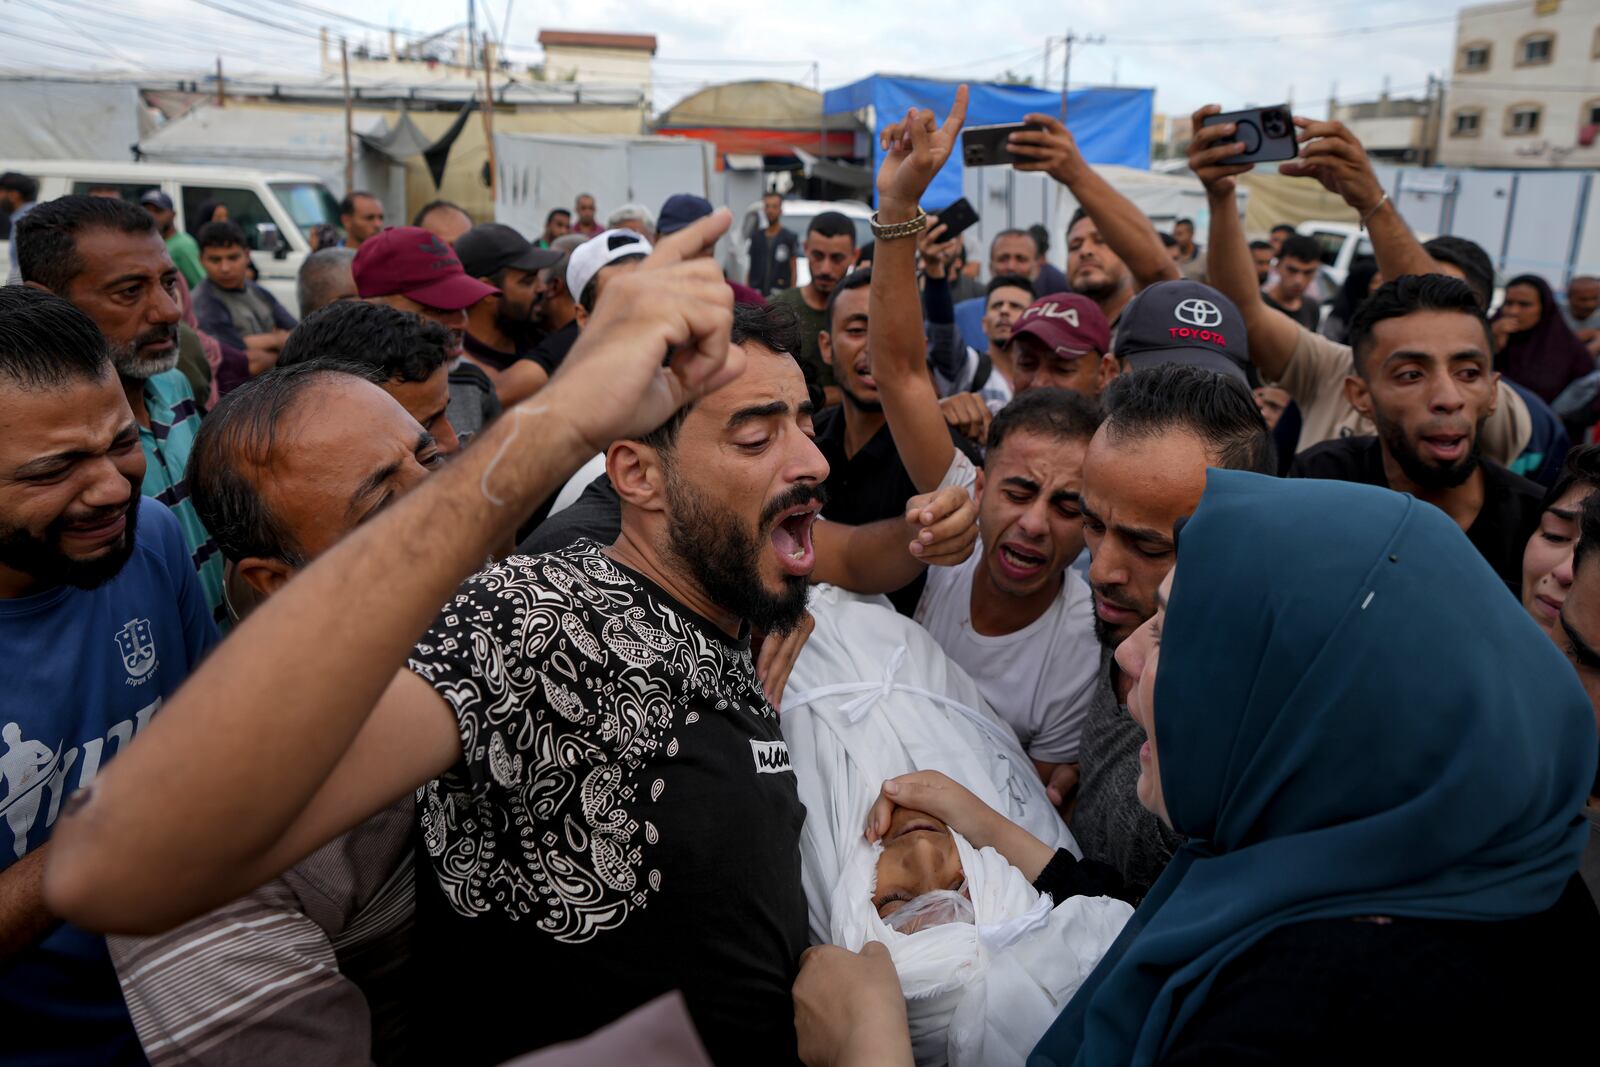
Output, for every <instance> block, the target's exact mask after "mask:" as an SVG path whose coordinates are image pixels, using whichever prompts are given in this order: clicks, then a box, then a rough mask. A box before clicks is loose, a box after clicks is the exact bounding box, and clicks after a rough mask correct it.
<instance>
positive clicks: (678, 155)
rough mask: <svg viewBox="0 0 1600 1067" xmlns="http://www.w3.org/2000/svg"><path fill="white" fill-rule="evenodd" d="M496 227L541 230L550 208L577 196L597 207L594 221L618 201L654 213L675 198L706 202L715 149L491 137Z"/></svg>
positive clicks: (642, 141)
mask: <svg viewBox="0 0 1600 1067" xmlns="http://www.w3.org/2000/svg"><path fill="white" fill-rule="evenodd" d="M494 150H495V161H496V163H497V164H498V167H499V176H498V180H497V182H496V185H495V202H494V217H495V221H496V222H502V223H505V224H506V225H508V226H514V227H516V228H517V229H518V230H520V231H522V232H523V233H524V234H527V235H529V236H537V235H538V234H540V233H542V232H544V220H545V215H546V214H548V213H549V212H550V210H551V209H552V208H558V207H559V208H566V209H568V210H571V208H572V203H573V201H574V200H576V199H577V197H578V195H579V194H580V193H588V194H590V195H591V196H593V197H594V198H595V203H597V204H598V205H600V221H601V222H602V223H604V222H605V215H606V213H608V212H610V211H613V210H615V209H616V208H619V207H621V206H622V205H623V204H643V205H644V206H645V207H647V208H649V209H650V210H651V211H652V212H659V211H660V210H661V205H662V204H663V203H664V202H665V201H666V199H667V197H669V196H672V195H673V194H674V193H693V194H694V195H695V196H703V197H706V198H707V199H710V197H711V193H712V188H711V173H712V153H713V152H714V151H715V150H716V146H715V145H712V144H711V143H710V142H708V141H696V140H691V139H689V138H687V137H616V136H580V135H577V134H543V133H497V134H495V137H494Z"/></svg>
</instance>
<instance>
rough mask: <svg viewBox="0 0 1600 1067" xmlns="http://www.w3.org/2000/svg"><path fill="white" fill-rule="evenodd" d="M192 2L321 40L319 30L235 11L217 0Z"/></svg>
mask: <svg viewBox="0 0 1600 1067" xmlns="http://www.w3.org/2000/svg"><path fill="white" fill-rule="evenodd" d="M194 2H195V3H197V4H199V5H200V6H201V7H209V8H210V9H211V10H213V11H220V12H222V13H223V14H224V15H232V16H233V17H234V18H236V19H244V20H245V21H246V22H254V23H256V24H257V25H260V26H269V27H271V28H272V29H275V30H279V31H281V32H283V33H291V34H294V35H295V36H296V37H306V38H309V39H311V40H313V41H319V42H320V41H321V40H322V34H321V33H319V32H315V31H312V30H304V29H301V28H300V27H298V26H288V25H285V24H284V23H282V22H274V21H273V20H271V19H264V18H262V17H261V16H260V15H250V14H246V13H245V12H243V11H235V10H234V9H233V8H231V7H224V6H223V5H222V4H219V3H217V0H194Z"/></svg>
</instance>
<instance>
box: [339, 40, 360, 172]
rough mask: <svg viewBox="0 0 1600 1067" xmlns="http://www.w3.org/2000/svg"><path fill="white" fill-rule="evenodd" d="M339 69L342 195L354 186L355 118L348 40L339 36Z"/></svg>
mask: <svg viewBox="0 0 1600 1067" xmlns="http://www.w3.org/2000/svg"><path fill="white" fill-rule="evenodd" d="M339 71H340V73H341V74H342V75H343V76H344V195H346V196H349V195H350V193H351V191H352V190H354V189H355V187H356V134H355V129H356V120H355V112H354V111H353V110H352V108H353V105H352V104H351V102H350V42H349V41H347V40H345V38H343V37H341V38H339Z"/></svg>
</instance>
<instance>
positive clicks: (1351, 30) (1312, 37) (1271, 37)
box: [1108, 15, 1456, 48]
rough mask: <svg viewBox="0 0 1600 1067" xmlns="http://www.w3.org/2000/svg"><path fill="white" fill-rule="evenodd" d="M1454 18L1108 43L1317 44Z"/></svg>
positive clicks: (1157, 45)
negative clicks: (1292, 42) (1247, 34)
mask: <svg viewBox="0 0 1600 1067" xmlns="http://www.w3.org/2000/svg"><path fill="white" fill-rule="evenodd" d="M1455 20H1456V17H1455V16H1454V15H1440V16H1436V17H1434V18H1426V19H1411V20H1410V21H1408V22H1390V23H1386V24H1384V25H1382V26H1349V27H1346V28H1345V29H1342V30H1303V31H1297V32H1293V33H1272V34H1262V35H1260V36H1254V37H1240V36H1238V35H1234V36H1229V37H1189V38H1165V39H1163V38H1150V37H1113V38H1111V39H1110V40H1109V41H1108V43H1109V44H1113V45H1116V46H1118V47H1122V48H1145V47H1150V48H1169V47H1175V46H1185V47H1187V46H1190V45H1201V44H1258V43H1272V42H1278V41H1321V40H1330V39H1332V38H1335V37H1357V36H1361V35H1364V34H1372V33H1383V32H1385V31H1388V30H1409V29H1415V28H1416V27H1419V26H1433V25H1437V24H1439V23H1443V22H1454V21H1455Z"/></svg>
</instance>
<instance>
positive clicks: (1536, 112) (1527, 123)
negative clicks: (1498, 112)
mask: <svg viewBox="0 0 1600 1067" xmlns="http://www.w3.org/2000/svg"><path fill="white" fill-rule="evenodd" d="M1543 110H1544V109H1543V108H1541V107H1540V106H1539V105H1538V104H1512V105H1511V106H1510V107H1508V108H1506V136H1507V137H1531V136H1533V135H1534V134H1536V133H1538V132H1539V119H1540V113H1541V112H1542V111H1543Z"/></svg>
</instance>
